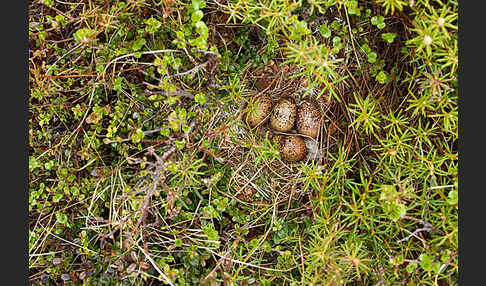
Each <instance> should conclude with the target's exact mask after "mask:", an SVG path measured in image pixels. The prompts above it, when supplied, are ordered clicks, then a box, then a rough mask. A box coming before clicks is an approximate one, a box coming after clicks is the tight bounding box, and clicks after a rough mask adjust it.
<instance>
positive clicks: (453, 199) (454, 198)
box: [447, 189, 459, 205]
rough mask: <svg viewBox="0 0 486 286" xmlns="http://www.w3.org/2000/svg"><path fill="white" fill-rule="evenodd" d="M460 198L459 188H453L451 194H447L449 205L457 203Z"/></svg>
mask: <svg viewBox="0 0 486 286" xmlns="http://www.w3.org/2000/svg"><path fill="white" fill-rule="evenodd" d="M458 198H459V194H458V192H457V189H452V190H451V191H450V192H449V195H448V196H447V203H448V204H449V205H457V202H458Z"/></svg>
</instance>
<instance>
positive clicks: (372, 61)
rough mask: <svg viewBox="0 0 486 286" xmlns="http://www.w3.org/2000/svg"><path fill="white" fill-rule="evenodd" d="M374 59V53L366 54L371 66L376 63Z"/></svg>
mask: <svg viewBox="0 0 486 286" xmlns="http://www.w3.org/2000/svg"><path fill="white" fill-rule="evenodd" d="M376 57H377V55H376V53H375V52H371V53H369V54H368V62H369V63H371V64H372V63H375V62H376Z"/></svg>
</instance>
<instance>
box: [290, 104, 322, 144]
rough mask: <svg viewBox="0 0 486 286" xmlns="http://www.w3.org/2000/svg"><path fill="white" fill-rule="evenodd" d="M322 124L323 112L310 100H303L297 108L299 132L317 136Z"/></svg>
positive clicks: (313, 136)
mask: <svg viewBox="0 0 486 286" xmlns="http://www.w3.org/2000/svg"><path fill="white" fill-rule="evenodd" d="M320 126H321V113H320V112H319V109H317V107H316V106H315V105H314V104H312V103H310V102H309V101H303V102H302V103H301V105H300V106H299V108H298V110H297V121H296V127H297V132H299V134H302V135H306V136H309V137H312V138H316V137H317V134H318V133H319V129H320Z"/></svg>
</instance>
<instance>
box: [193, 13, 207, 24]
mask: <svg viewBox="0 0 486 286" xmlns="http://www.w3.org/2000/svg"><path fill="white" fill-rule="evenodd" d="M203 17H204V13H203V12H202V11H201V10H196V11H194V12H192V15H191V20H192V22H193V23H196V22H198V21H200V20H201V19H202V18H203Z"/></svg>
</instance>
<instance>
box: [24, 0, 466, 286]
mask: <svg viewBox="0 0 486 286" xmlns="http://www.w3.org/2000/svg"><path fill="white" fill-rule="evenodd" d="M457 11H458V8H457V1H439V0H416V1H413V0H411V1H402V0H376V1H374V0H373V1H355V0H329V1H320V0H318V1H291V0H265V1H262V0H258V1H257V0H232V1H224V0H211V1H209V0H208V1H204V0H191V1H188V0H184V1H178V0H167V1H151V0H133V1H107V2H103V1H92V0H87V1H78V2H66V1H60V0H59V1H58V0H39V1H30V3H29V88H30V98H29V104H30V105H29V130H28V132H29V145H30V150H29V245H28V249H29V280H30V281H31V282H32V283H33V284H35V283H37V284H41V285H42V284H45V285H59V284H62V283H64V284H72V285H160V284H161V283H165V284H168V285H380V284H382V285H456V284H457V279H458V277H457V276H458V252H457V235H458V227H457V211H458V209H457V208H458V207H457V199H458V188H457V162H458V150H457V137H458V129H457V127H458V122H457V120H458V107H457V101H458V89H457V65H458V57H457V17H458V14H457V13H458V12H457ZM255 91H256V92H259V93H266V94H269V95H270V96H271V97H272V98H278V97H280V96H282V95H289V94H292V95H295V96H297V97H298V98H311V99H313V100H315V101H316V102H317V103H318V105H319V107H320V109H321V111H322V115H323V124H322V128H321V132H320V133H321V134H320V136H319V137H318V139H317V140H316V142H315V144H314V145H313V147H312V148H311V150H310V152H311V153H312V154H311V155H312V156H311V157H312V158H308V159H306V160H303V161H300V162H298V163H292V164H290V163H287V162H285V161H284V160H282V159H281V156H280V154H279V152H278V146H277V144H276V142H275V140H273V138H272V136H271V133H269V132H268V129H267V128H266V126H260V127H257V128H250V127H249V126H248V125H247V124H246V123H245V121H244V120H242V117H243V114H244V113H245V111H247V110H248V108H251V106H250V107H249V106H248V105H247V103H248V102H251V97H252V96H255ZM49 283H50V284H49Z"/></svg>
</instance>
